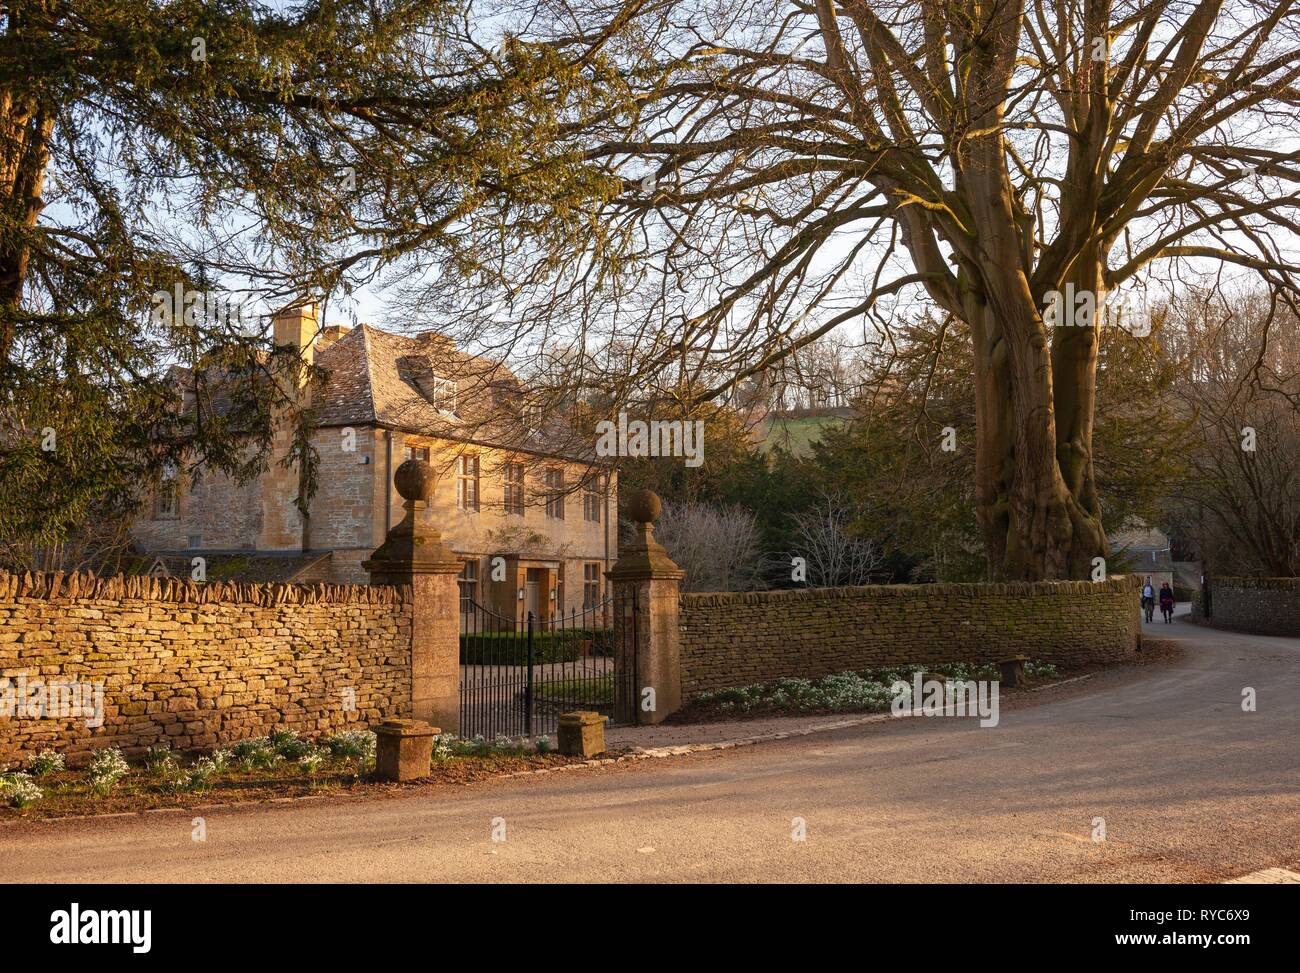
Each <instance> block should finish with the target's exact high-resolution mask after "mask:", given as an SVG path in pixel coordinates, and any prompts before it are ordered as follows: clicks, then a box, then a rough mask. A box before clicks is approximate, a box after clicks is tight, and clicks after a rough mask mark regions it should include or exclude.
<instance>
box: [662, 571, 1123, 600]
mask: <svg viewBox="0 0 1300 973" xmlns="http://www.w3.org/2000/svg"><path fill="white" fill-rule="evenodd" d="M1139 584H1140V580H1139V579H1137V578H1136V576H1133V575H1125V576H1122V577H1113V578H1107V579H1106V580H1105V581H1016V582H1006V583H985V582H972V583H960V584H958V583H952V584H876V585H862V586H859V587H847V588H781V589H776V590H773V591H692V592H684V593H683V594H682V595H681V596H680V599H681V604H682V606H683V607H701V608H703V607H710V606H719V605H736V604H740V605H759V604H763V603H765V602H773V601H836V600H846V599H847V600H852V599H864V600H872V599H878V598H913V599H924V598H940V597H944V596H946V595H952V596H959V595H967V596H971V595H974V596H980V595H983V596H1009V597H1024V596H1029V595H1079V594H1098V595H1102V594H1116V593H1119V592H1124V593H1127V592H1130V591H1132V590H1133V589H1134V588H1136V587H1137V586H1138V585H1139Z"/></svg>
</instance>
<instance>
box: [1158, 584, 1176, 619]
mask: <svg viewBox="0 0 1300 973" xmlns="http://www.w3.org/2000/svg"><path fill="white" fill-rule="evenodd" d="M1160 614H1161V615H1164V616H1165V624H1166V625H1168V624H1169V623H1170V622H1172V621H1173V620H1174V592H1173V589H1172V588H1170V587H1169V582H1168V581H1166V582H1165V583H1164V584H1162V585H1161V586H1160Z"/></svg>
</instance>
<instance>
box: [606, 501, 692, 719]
mask: <svg viewBox="0 0 1300 973" xmlns="http://www.w3.org/2000/svg"><path fill="white" fill-rule="evenodd" d="M662 509H663V504H662V503H661V502H660V500H659V497H658V496H656V495H655V494H654V493H652V492H651V491H649V490H638V491H637V492H635V493H633V494H632V495H631V496H630V497H629V498H628V502H627V512H628V516H630V517H631V518H632V520H633V521H634V522H635V523H636V536H635V537H634V538H633V539H632V541H631V542H630V543H628V544H625V545H620V547H619V558H618V561H617V562H616V563H615V565H614V566H613V567H612V568H611V569H610V570H609V572H608V575H607V576H608V577H609V580H610V582H611V583H612V585H613V601H614V645H615V662H614V665H615V672H616V673H629V672H635V673H636V685H635V686H631V685H630V684H628V683H627V682H626V681H625V680H624V679H623V678H621V677H620V676H616V678H615V682H616V699H615V711H616V712H620V711H621V710H622V707H620V705H619V704H620V702H621V701H620V700H619V699H618V698H617V695H618V692H617V690H618V688H619V687H624V690H625V691H626V689H627V688H630V689H631V690H632V699H631V700H628V702H630V703H631V704H632V705H633V706H634V707H635V720H636V722H637V723H662V722H663V721H664V720H665V719H667V718H668V717H669V716H670V715H671V714H673V713H675V712H676V711H677V710H678V709H680V708H681V705H682V674H681V635H680V632H679V630H678V614H679V611H680V607H679V605H678V600H677V596H678V592H679V589H680V583H681V579H682V577H683V574H684V572H683V571H682V569H681V568H679V567H678V566H677V565H676V564H674V563H673V559H672V558H670V557H669V556H668V552H667V551H665V550H664V548H663V545H662V544H660V543H659V542H658V541H657V540H655V538H654V521H655V519H656V518H657V517H658V516H659V513H660V511H661V510H662ZM634 604H635V606H636V612H635V614H634V613H633V610H632V606H633V605H634ZM633 625H635V632H632V631H630V630H629V629H630V626H633ZM633 636H635V637H633ZM633 649H635V658H632V657H631V654H632V652H633ZM646 689H652V690H654V693H653V695H652V698H653V708H647V704H646V698H647V697H646V694H645V690H646ZM624 713H626V711H625V710H622V712H620V715H623V714H624ZM626 715H631V714H626Z"/></svg>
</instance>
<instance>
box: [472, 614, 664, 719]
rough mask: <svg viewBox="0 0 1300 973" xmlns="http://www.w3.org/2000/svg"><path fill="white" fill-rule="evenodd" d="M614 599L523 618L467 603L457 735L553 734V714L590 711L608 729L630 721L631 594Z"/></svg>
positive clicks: (632, 716) (632, 705)
mask: <svg viewBox="0 0 1300 973" xmlns="http://www.w3.org/2000/svg"><path fill="white" fill-rule="evenodd" d="M618 601H619V603H618V604H616V603H615V600H614V599H606V600H605V601H603V602H601V603H600V604H599V605H595V606H593V607H591V608H586V609H584V610H582V611H577V610H576V609H574V610H571V611H570V612H569V614H567V615H565V614H553V615H550V616H549V617H544V616H539V615H537V614H535V613H534V612H528V613H527V614H526V615H525V617H523V618H522V619H521V618H511V617H508V616H504V615H500V614H498V613H496V612H494V611H492V610H491V609H489V608H485V607H484V606H483V605H480V604H479V603H478V602H475V601H470V602H467V603H466V608H467V610H466V611H463V612H462V614H461V636H460V735H461V736H462V737H474V736H483V737H485V738H487V739H493V738H495V737H497V736H499V735H502V734H504V735H505V736H510V737H517V736H530V737H531V736H534V735H537V736H540V735H541V734H553V733H555V731H556V727H557V725H558V723H559V717H560V714H561V713H566V712H569V711H571V710H593V711H595V712H598V713H602V714H604V715H605V716H608V717H609V718H610V722H611V723H614V724H622V723H632V722H635V715H636V714H635V705H636V700H635V687H636V682H637V680H636V657H637V652H636V646H637V635H636V632H637V622H638V621H639V617H638V609H639V606H638V605H637V599H636V593H635V589H633V590H632V591H630V592H628V593H627V594H626V595H620V598H619V599H618ZM620 610H621V612H622V614H621V615H620V621H619V624H617V625H615V624H614V613H615V612H618V611H620ZM616 633H617V634H616Z"/></svg>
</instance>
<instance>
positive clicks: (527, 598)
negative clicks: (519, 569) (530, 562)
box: [524, 568, 545, 618]
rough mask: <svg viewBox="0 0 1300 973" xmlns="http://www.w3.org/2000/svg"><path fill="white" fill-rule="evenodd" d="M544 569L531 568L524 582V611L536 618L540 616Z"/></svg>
mask: <svg viewBox="0 0 1300 973" xmlns="http://www.w3.org/2000/svg"><path fill="white" fill-rule="evenodd" d="M544 570H545V569H544V568H529V569H528V573H527V575H526V576H525V580H524V609H525V610H526V611H530V612H532V613H533V617H534V618H536V617H537V616H538V615H539V614H540V604H541V603H540V602H539V601H538V599H539V597H540V592H541V588H542V571H544Z"/></svg>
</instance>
